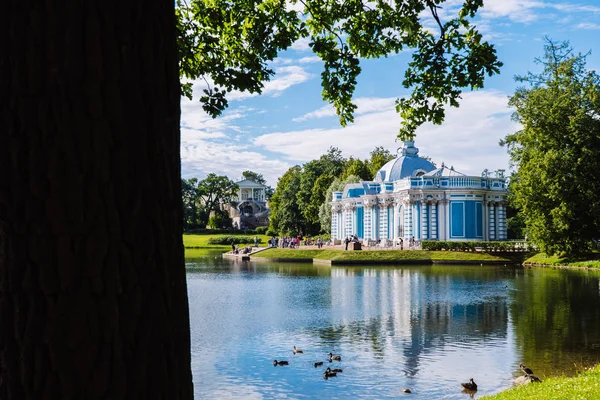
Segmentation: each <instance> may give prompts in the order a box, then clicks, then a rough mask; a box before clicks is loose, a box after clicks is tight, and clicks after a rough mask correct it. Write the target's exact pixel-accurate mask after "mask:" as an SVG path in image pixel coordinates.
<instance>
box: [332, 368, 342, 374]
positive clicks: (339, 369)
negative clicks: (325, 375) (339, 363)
mask: <svg viewBox="0 0 600 400" xmlns="http://www.w3.org/2000/svg"><path fill="white" fill-rule="evenodd" d="M331 372H334V373H336V374H341V373H342V372H344V370H343V369H341V368H334V369H332V370H331Z"/></svg>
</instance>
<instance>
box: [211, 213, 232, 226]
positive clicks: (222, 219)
mask: <svg viewBox="0 0 600 400" xmlns="http://www.w3.org/2000/svg"><path fill="white" fill-rule="evenodd" d="M231 224H232V220H231V217H230V216H229V214H227V213H226V212H223V211H220V212H215V213H214V214H213V215H212V216H211V217H210V218H209V219H208V226H209V227H211V228H213V229H218V228H229V227H231Z"/></svg>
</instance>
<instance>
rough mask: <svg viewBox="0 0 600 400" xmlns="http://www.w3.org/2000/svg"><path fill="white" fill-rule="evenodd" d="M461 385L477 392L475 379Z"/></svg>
mask: <svg viewBox="0 0 600 400" xmlns="http://www.w3.org/2000/svg"><path fill="white" fill-rule="evenodd" d="M460 385H461V386H462V387H464V388H465V389H467V390H477V384H476V383H475V381H474V380H473V378H469V382H467V383H461V384H460Z"/></svg>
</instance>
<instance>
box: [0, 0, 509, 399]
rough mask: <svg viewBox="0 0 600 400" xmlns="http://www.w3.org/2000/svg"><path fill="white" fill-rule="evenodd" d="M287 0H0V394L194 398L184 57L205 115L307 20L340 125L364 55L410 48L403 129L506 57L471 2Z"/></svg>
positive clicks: (262, 68)
mask: <svg viewBox="0 0 600 400" xmlns="http://www.w3.org/2000/svg"><path fill="white" fill-rule="evenodd" d="M286 4H287V3H286V1H284V0H263V1H259V0H250V1H233V2H232V1H224V0H216V1H206V2H205V1H203V0H192V1H190V2H188V3H186V5H185V6H182V7H180V8H179V9H178V10H177V13H176V16H177V18H173V16H174V2H173V1H167V0H145V1H141V0H132V1H129V2H126V3H122V2H115V1H111V0H106V1H102V2H99V1H95V0H90V1H86V2H66V3H64V4H63V3H58V2H45V1H41V0H32V1H31V2H27V3H25V2H22V1H18V0H8V1H6V2H3V3H2V8H1V9H0V32H1V33H2V38H4V43H5V46H4V48H3V51H2V52H0V76H1V77H3V79H0V124H1V125H0V170H1V171H2V174H0V321H2V323H1V327H0V354H2V358H1V361H0V377H2V380H1V382H0V397H2V398H7V399H38V398H149V397H157V398H169V399H177V398H191V397H192V382H191V372H190V352H189V350H190V349H189V316H188V308H187V307H188V306H187V291H186V282H185V268H184V260H183V244H182V239H181V233H182V224H183V213H182V204H181V178H180V148H179V146H180V140H179V115H180V99H179V95H180V93H181V92H180V86H179V81H178V77H177V74H178V69H179V71H180V72H181V75H182V76H183V77H184V79H189V78H191V79H195V78H197V77H200V76H205V77H210V78H212V82H213V83H214V87H213V88H209V89H207V91H206V92H205V94H204V96H203V97H202V98H201V100H202V101H203V102H204V106H205V109H206V110H207V111H209V112H210V113H212V114H213V115H216V114H218V113H219V112H220V111H221V110H223V108H224V107H225V106H226V101H225V96H224V93H225V91H227V90H229V89H232V88H237V89H244V90H248V91H251V92H260V91H261V89H262V87H263V84H264V82H265V81H266V80H268V79H269V76H270V75H272V73H273V71H271V70H270V68H269V64H268V62H267V61H269V60H272V59H274V58H275V57H276V55H277V52H278V51H279V50H280V49H283V48H286V47H289V46H290V45H291V43H293V42H294V41H295V40H296V39H297V38H298V37H300V36H309V37H311V38H312V39H311V42H312V47H313V50H314V51H315V52H316V53H317V54H319V56H320V57H321V58H322V59H324V60H325V72H324V73H323V75H322V76H323V84H324V97H325V98H326V99H327V100H328V101H331V102H332V103H333V104H334V105H335V106H336V108H337V110H338V113H339V114H340V117H341V120H342V122H344V123H345V122H346V121H351V120H352V116H351V112H352V110H353V109H354V106H353V105H352V103H351V102H350V95H351V94H352V92H353V90H354V86H355V84H356V80H355V78H356V75H357V73H358V71H359V70H360V67H359V62H358V60H359V58H360V57H363V58H374V57H380V56H385V55H387V54H389V53H394V52H398V51H401V50H403V49H405V48H407V47H413V48H415V49H416V51H415V53H414V56H413V62H412V63H411V64H410V65H409V68H408V70H407V74H406V79H405V85H407V86H408V87H411V88H412V93H413V96H412V97H411V98H409V99H407V100H404V101H399V103H398V106H399V110H400V112H401V113H402V115H403V117H404V121H405V124H406V125H405V129H404V131H403V132H404V134H405V135H408V136H411V135H412V134H414V129H415V126H414V125H415V124H417V125H418V124H419V123H421V122H422V121H423V120H432V121H434V122H438V123H439V122H441V120H442V118H443V107H444V105H445V104H447V103H449V104H451V105H457V104H458V103H457V99H458V98H459V96H460V88H462V87H468V86H471V87H481V86H482V84H483V78H484V75H485V74H493V73H496V72H497V71H498V67H499V66H500V63H499V62H498V61H497V60H496V55H495V50H494V49H493V47H492V46H490V45H489V44H488V43H486V42H483V41H481V35H480V34H479V33H478V32H477V31H476V30H475V29H474V28H473V27H471V26H470V24H469V19H470V18H472V17H473V16H474V15H475V13H476V12H477V10H478V9H479V7H481V5H482V0H465V2H464V4H463V6H462V7H461V8H460V11H459V14H458V16H456V17H454V18H452V19H448V20H447V21H442V20H441V18H440V16H439V15H438V9H439V6H440V4H441V2H438V1H435V2H434V1H431V0H409V1H408V2H396V3H394V4H393V5H389V4H388V3H386V2H377V3H376V4H375V5H374V7H373V8H371V6H373V5H372V4H369V5H367V4H363V3H362V2H360V1H358V0H352V1H349V2H327V3H324V2H321V1H317V0H312V1H309V2H306V3H305V4H304V6H305V7H304V12H305V14H306V17H307V18H305V17H304V16H302V15H298V13H296V12H295V11H293V10H292V9H288V8H286ZM291 4H292V5H294V4H295V3H293V2H292V3H291ZM426 10H428V11H429V12H430V14H431V16H432V18H433V20H434V21H435V22H436V23H437V24H438V26H439V32H437V34H434V33H430V30H429V26H428V27H427V28H425V27H423V26H422V21H421V19H420V18H421V14H422V12H424V11H426ZM365 33H366V34H365ZM176 37H178V41H176ZM338 42H339V45H338ZM178 61H179V64H178ZM182 88H183V93H184V94H186V95H191V84H190V83H189V82H188V81H184V83H183V85H182ZM98 327H100V328H98Z"/></svg>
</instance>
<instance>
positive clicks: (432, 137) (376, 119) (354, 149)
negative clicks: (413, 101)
mask: <svg viewBox="0 0 600 400" xmlns="http://www.w3.org/2000/svg"><path fill="white" fill-rule="evenodd" d="M374 100H383V101H384V102H385V101H388V102H389V99H374ZM372 104H376V102H373V103H372ZM371 110H373V111H372V112H369V113H365V114H363V115H361V116H358V117H357V118H356V120H355V121H356V122H355V123H354V124H353V125H351V126H348V127H346V128H341V127H340V128H333V129H307V130H301V131H291V132H273V133H269V134H265V135H262V136H259V137H257V138H256V139H255V141H254V144H255V145H256V146H261V147H263V148H265V149H267V150H269V151H272V152H277V153H280V154H282V155H283V156H284V157H287V158H288V159H290V160H296V161H301V162H306V161H309V160H312V159H314V158H316V157H319V156H320V155H321V154H323V153H325V152H326V151H327V149H328V148H329V147H330V146H337V147H339V148H340V149H341V150H342V151H343V153H344V155H345V156H350V155H353V156H355V157H361V158H367V157H368V155H369V152H370V151H371V150H373V149H374V148H375V147H376V146H384V147H386V148H388V149H390V150H394V149H396V148H398V147H400V146H401V143H398V142H395V138H396V133H397V132H398V128H399V126H400V117H399V115H398V114H397V113H396V111H395V110H394V106H393V102H391V104H388V105H387V106H386V107H381V108H379V109H377V107H372V108H371ZM516 129H517V127H516V125H515V123H514V122H512V121H511V119H510V110H509V109H508V106H507V96H506V94H504V93H501V92H498V91H480V92H469V93H465V94H464V95H463V100H462V101H461V107H460V108H458V109H454V108H452V109H449V110H448V111H447V116H446V121H445V123H444V124H443V125H441V126H434V125H431V124H427V125H425V126H423V127H421V128H420V129H419V131H418V133H417V141H416V143H417V146H418V147H419V148H420V149H421V155H427V156H429V157H432V159H433V160H434V161H435V162H437V163H438V164H439V163H441V162H442V161H444V162H445V163H446V164H448V165H453V166H454V167H455V168H456V169H457V170H458V171H461V172H464V173H467V174H475V175H479V174H480V173H481V171H482V170H483V169H485V168H489V169H498V168H505V169H506V168H507V166H508V157H507V155H506V151H505V149H502V148H500V147H499V146H498V141H499V139H500V138H503V137H504V136H505V135H506V134H509V133H512V132H514V131H516Z"/></svg>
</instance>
